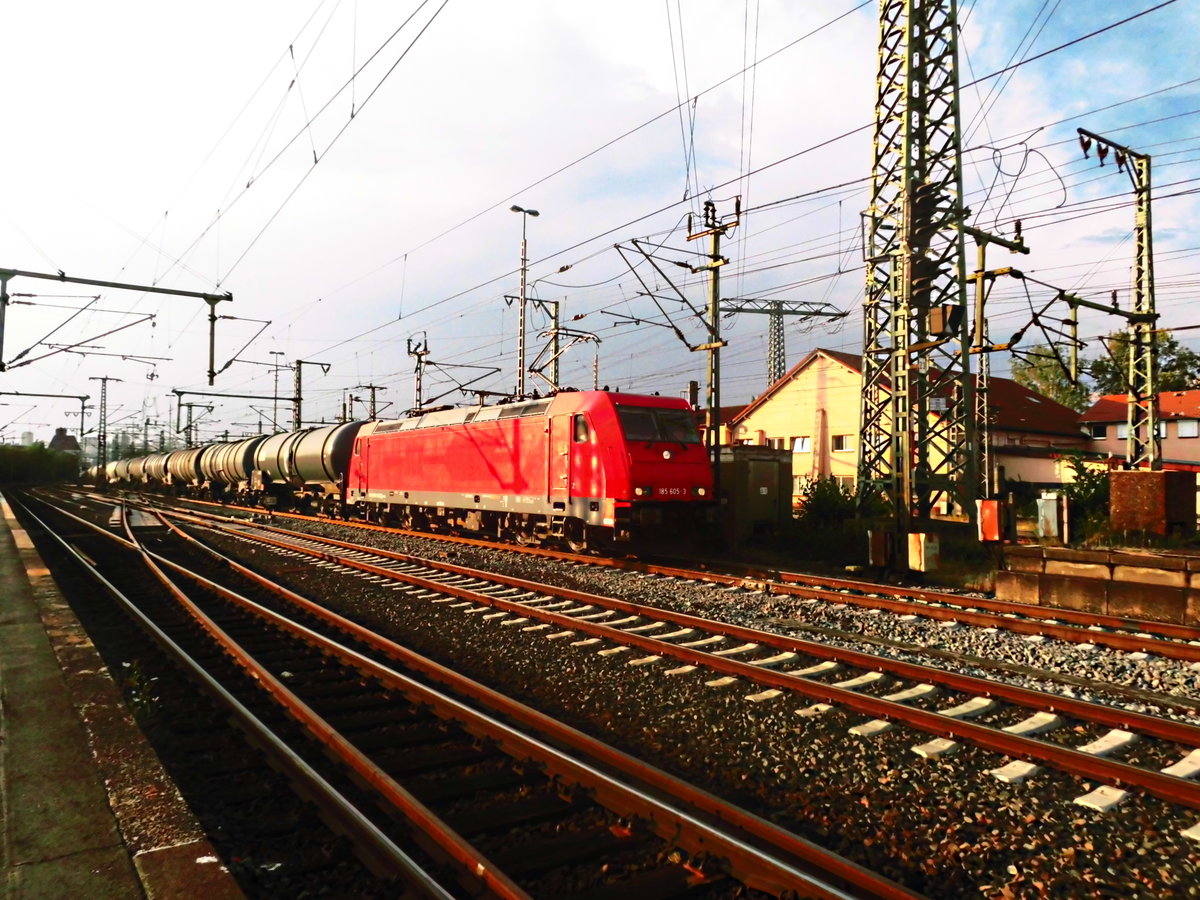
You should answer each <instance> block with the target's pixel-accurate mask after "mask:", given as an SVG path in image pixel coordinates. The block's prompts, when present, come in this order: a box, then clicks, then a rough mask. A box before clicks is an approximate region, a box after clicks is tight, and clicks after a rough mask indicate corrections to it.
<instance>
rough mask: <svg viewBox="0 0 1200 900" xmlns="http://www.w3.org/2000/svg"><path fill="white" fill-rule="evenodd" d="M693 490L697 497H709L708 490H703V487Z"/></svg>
mask: <svg viewBox="0 0 1200 900" xmlns="http://www.w3.org/2000/svg"><path fill="white" fill-rule="evenodd" d="M692 490H693V491H694V492H695V494H696V496H697V497H705V496H707V495H708V491H706V490H705V489H704V488H702V487H698V488H692Z"/></svg>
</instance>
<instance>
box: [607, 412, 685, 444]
mask: <svg viewBox="0 0 1200 900" xmlns="http://www.w3.org/2000/svg"><path fill="white" fill-rule="evenodd" d="M617 416H618V417H619V418H620V419H621V429H622V430H623V431H624V432H625V439H626V440H627V441H672V442H675V443H679V444H698V443H700V432H699V431H698V430H697V428H696V417H695V416H693V415H692V414H691V413H690V412H689V411H688V410H686V409H659V408H656V407H651V406H618V407H617Z"/></svg>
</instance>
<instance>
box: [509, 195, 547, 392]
mask: <svg viewBox="0 0 1200 900" xmlns="http://www.w3.org/2000/svg"><path fill="white" fill-rule="evenodd" d="M509 209H510V211H511V212H515V213H520V214H521V296H520V298H519V305H518V307H517V399H518V400H520V399H521V398H523V397H524V396H525V304H526V296H525V283H526V279H527V277H528V271H529V256H528V253H527V247H526V243H525V225H526V223H527V222H528V221H529V217H530V216H534V217H537V216H539V215H541V213H539V212H538V211H537V210H536V209H525V208H524V207H522V206H516V205H513V206H511V207H509Z"/></svg>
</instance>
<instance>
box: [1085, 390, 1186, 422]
mask: <svg viewBox="0 0 1200 900" xmlns="http://www.w3.org/2000/svg"><path fill="white" fill-rule="evenodd" d="M1128 411H1129V395H1128V394H1105V395H1104V396H1103V397H1101V398H1100V399H1098V400H1097V401H1096V402H1095V403H1093V404H1092V405H1091V407H1090V408H1088V409H1087V410H1086V411H1085V412H1084V413H1083V414H1082V415H1081V416H1080V417H1079V421H1080V422H1124V421H1125V420H1126V417H1127V415H1128ZM1158 414H1159V415H1160V416H1161V417H1162V418H1164V419H1200V391H1164V392H1163V393H1161V394H1159V395H1158Z"/></svg>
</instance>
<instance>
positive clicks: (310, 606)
mask: <svg viewBox="0 0 1200 900" xmlns="http://www.w3.org/2000/svg"><path fill="white" fill-rule="evenodd" d="M171 527H172V529H173V530H174V531H176V533H177V534H179V535H180V536H181V537H183V538H185V539H186V540H188V541H190V542H192V543H193V544H195V545H196V546H198V547H200V548H202V549H204V550H205V551H207V552H208V553H210V554H211V555H212V556H213V557H214V558H216V559H218V560H220V561H221V562H223V563H224V564H226V565H228V566H229V567H230V568H231V569H233V570H235V571H237V572H238V573H239V574H241V575H243V576H245V577H247V578H250V579H251V580H253V581H254V582H255V583H256V584H258V585H260V586H262V587H264V588H267V589H269V590H271V591H272V592H274V593H275V594H277V595H278V596H280V597H282V598H283V599H285V600H287V601H288V602H289V603H292V604H294V605H296V606H298V607H299V608H301V609H302V610H303V611H305V612H306V613H309V614H310V615H313V616H316V617H318V618H320V619H321V620H323V621H325V622H327V623H328V624H331V625H333V626H334V627H336V628H338V629H339V630H342V631H344V632H346V633H347V634H349V635H351V636H352V637H353V638H354V639H356V640H358V641H361V642H363V643H364V644H366V645H367V646H369V647H371V648H372V649H374V650H376V651H378V652H381V653H383V654H385V655H387V656H389V657H391V658H393V659H397V660H399V661H401V662H402V663H403V664H404V665H405V666H406V667H409V668H412V669H415V670H416V671H418V672H420V673H421V674H422V675H424V676H427V677H429V678H432V679H435V680H436V681H438V682H439V683H442V684H444V685H446V686H447V687H449V688H451V689H452V690H454V691H455V692H457V693H459V694H461V695H463V696H466V697H470V698H471V699H473V700H476V701H478V702H480V703H483V704H486V705H487V706H488V707H489V708H491V709H492V710H494V711H496V713H497V714H500V715H504V716H505V717H508V718H511V719H513V720H514V721H518V722H520V723H522V724H523V725H525V726H526V727H530V728H534V729H536V730H538V731H541V732H543V733H546V734H548V735H550V736H551V737H552V738H553V739H554V740H556V741H560V742H562V743H564V744H566V745H567V746H570V747H572V748H573V749H575V750H576V751H577V752H580V753H584V754H586V755H587V756H589V757H591V758H593V759H595V760H597V761H598V762H599V763H600V764H603V765H605V766H609V767H612V768H614V769H616V770H618V771H620V772H623V773H625V774H627V775H629V776H631V777H633V778H635V779H636V780H638V781H640V782H642V783H644V784H646V785H648V786H650V787H651V788H653V789H655V790H657V791H659V792H662V793H665V794H667V795H669V796H671V797H673V798H675V799H677V800H680V801H682V802H684V803H687V804H688V805H690V806H693V807H695V808H696V809H698V810H700V811H702V812H703V813H705V814H706V815H708V816H711V817H713V818H714V819H716V820H717V821H720V822H721V823H723V824H724V825H726V826H728V827H733V828H736V829H738V830H740V831H743V832H745V833H746V834H747V835H750V836H752V837H755V838H757V839H759V840H761V841H765V842H768V843H769V844H771V845H772V846H773V847H776V848H778V849H781V850H783V851H785V852H787V853H788V854H790V855H792V856H794V857H796V858H797V859H799V860H802V861H803V862H804V863H805V864H807V865H809V866H813V867H816V868H819V869H820V870H821V872H822V874H823V876H824V877H826V878H836V879H838V880H839V881H843V882H845V883H847V884H852V885H854V886H855V887H856V888H859V889H861V890H864V891H867V892H868V894H867V895H861V894H854V895H849V894H847V893H846V892H845V891H844V890H842V889H840V888H838V887H836V886H834V885H831V884H829V883H827V882H823V881H821V880H820V879H817V878H816V877H815V876H814V875H812V874H811V873H807V872H803V871H801V870H798V869H795V868H793V867H792V866H791V865H789V864H787V863H784V862H783V861H780V860H774V859H771V858H770V857H768V856H766V855H765V854H764V852H763V849H762V848H761V847H760V846H756V845H750V844H746V843H744V842H742V840H741V839H737V838H731V837H729V836H727V835H724V834H722V833H721V832H719V831H717V830H715V829H714V828H713V826H712V825H710V824H708V823H705V822H703V821H701V820H699V819H695V818H693V817H692V816H691V815H690V814H688V813H686V812H682V811H679V810H676V809H674V808H673V807H670V806H664V805H663V803H662V801H660V800H656V799H654V798H652V797H650V796H649V795H646V794H643V793H640V792H638V791H635V790H634V789H632V788H631V787H629V786H628V785H625V784H623V783H621V782H619V781H616V780H615V779H613V778H611V777H610V776H608V775H606V774H604V773H603V772H601V771H599V770H598V769H596V768H594V767H592V766H590V765H588V764H586V763H583V762H580V761H578V760H575V759H573V758H571V757H566V756H564V755H563V754H562V753H561V751H558V750H556V749H554V748H553V747H551V746H549V745H547V744H545V743H543V742H542V741H539V740H537V739H535V738H530V737H529V736H527V735H524V734H522V733H520V732H517V731H515V730H514V729H512V728H511V727H509V726H507V725H505V724H503V723H502V722H500V721H498V720H497V719H494V718H492V717H491V716H488V715H485V714H482V713H480V712H478V711H477V710H474V709H472V708H471V707H469V706H466V705H465V704H462V703H461V702H459V701H456V700H453V699H452V698H448V697H446V696H445V695H444V694H441V693H440V692H437V691H434V690H433V689H431V688H429V687H427V686H425V685H422V684H421V683H420V682H417V681H414V680H412V679H411V678H408V677H406V676H405V675H403V674H402V673H399V672H396V671H395V670H393V669H390V668H388V667H385V666H382V665H381V664H380V663H378V662H376V661H375V660H372V659H371V658H370V657H367V656H364V655H363V654H360V653H358V652H357V651H355V650H352V649H350V648H347V647H345V646H343V645H341V644H339V643H337V642H335V641H332V640H331V639H329V638H327V637H325V636H323V635H321V634H319V633H318V632H315V631H313V630H312V629H309V628H307V627H306V626H304V625H302V624H300V623H297V622H294V621H293V620H291V619H288V618H287V617H285V616H282V615H281V614H279V613H276V612H274V611H272V610H270V609H267V608H266V607H263V606H261V605H260V604H257V603H255V602H254V601H252V600H250V599H248V598H245V597H242V596H241V595H239V594H237V593H236V592H234V591H232V590H230V589H228V588H225V587H223V586H222V585H220V584H218V583H216V582H213V581H211V580H210V579H207V578H205V577H204V576H202V575H199V574H196V573H193V572H190V571H188V570H187V569H185V568H184V567H182V566H180V565H178V564H177V563H173V562H171V561H170V560H166V559H165V558H162V557H158V555H157V554H155V557H156V558H158V559H160V560H161V561H162V562H164V563H165V564H166V565H168V566H169V567H170V568H171V569H172V570H174V571H178V572H180V573H181V574H184V575H187V576H188V577H189V578H192V579H194V580H196V581H198V582H200V583H202V584H204V586H205V587H207V588H209V589H211V590H213V591H216V592H219V593H220V594H221V595H222V596H224V597H226V598H227V599H229V600H230V601H232V602H235V603H237V604H238V605H240V606H242V607H243V608H245V609H247V610H249V611H251V612H253V613H254V614H255V615H258V616H261V617H262V618H264V619H266V620H268V621H270V622H272V623H273V624H275V625H277V626H278V627H281V628H285V629H287V630H288V631H291V632H292V633H294V634H296V635H297V636H299V637H302V638H303V639H304V640H306V641H312V642H314V643H319V644H320V646H321V647H322V648H323V649H325V650H326V651H328V652H330V653H334V654H337V655H338V656H341V657H343V658H344V659H346V660H347V661H348V662H350V664H352V665H354V666H356V667H357V668H359V669H360V670H361V671H362V672H363V673H364V674H366V675H369V676H371V677H373V678H377V679H379V680H380V681H382V682H384V683H385V684H387V685H389V686H392V687H395V688H396V689H397V690H400V691H403V692H404V693H405V694H408V695H410V697H412V698H413V699H414V701H415V702H421V703H425V704H428V705H430V706H431V707H433V708H435V709H439V710H442V711H448V717H450V718H454V719H455V720H456V721H459V722H461V723H463V724H464V726H465V727H467V728H468V730H470V731H472V732H473V733H476V734H477V735H478V736H480V737H486V738H489V739H492V740H495V741H496V742H497V743H498V744H499V745H500V746H503V747H506V748H508V749H509V750H510V752H511V753H512V755H516V756H518V757H522V758H534V759H536V760H537V761H538V762H539V763H542V764H544V765H547V766H548V768H549V769H550V771H552V772H554V773H556V774H558V775H561V776H564V777H566V778H568V779H570V780H571V781H572V782H575V783H579V784H582V785H583V786H584V787H586V788H587V789H588V790H589V791H591V792H593V793H594V795H595V796H596V797H597V798H598V800H599V801H600V802H601V803H602V804H603V805H606V806H608V808H610V809H612V808H614V807H617V808H619V809H620V811H621V812H622V813H623V814H625V815H631V816H636V817H639V818H641V819H644V820H645V821H646V822H647V823H649V824H650V826H651V827H652V828H653V829H654V830H656V831H657V832H658V833H659V834H660V836H662V837H663V838H664V839H665V840H667V841H668V842H669V843H674V844H676V845H678V846H681V847H683V848H684V849H686V850H688V851H689V853H691V854H692V855H693V856H695V855H697V854H702V853H704V854H710V855H712V856H715V857H718V858H722V859H725V860H728V862H729V865H730V867H731V874H733V875H734V877H736V878H738V880H740V881H743V882H744V883H746V884H747V885H748V886H750V887H752V888H755V889H757V890H763V891H767V892H769V893H774V894H777V895H778V894H784V893H786V892H787V891H804V892H806V893H812V894H813V895H814V896H820V897H829V898H849V897H851V896H856V897H857V896H868V895H869V896H871V897H888V898H917V897H920V896H921V895H919V894H916V893H914V892H912V891H909V890H908V889H907V888H904V887H903V886H902V885H899V884H897V883H895V882H893V881H891V880H889V879H886V878H884V877H883V876H880V875H877V874H875V873H873V872H871V871H870V870H868V869H865V868H863V867H861V866H858V865H857V864H855V863H853V862H850V861H849V860H846V859H845V858H843V857H841V856H839V855H837V854H834V853H831V852H830V851H828V850H825V849H823V848H821V847H819V846H817V845H815V844H812V843H811V842H808V841H805V840H804V839H803V838H801V837H799V836H798V835H795V834H793V833H791V832H789V831H786V830H784V829H782V828H779V827H778V826H776V825H773V824H772V823H770V822H768V821H766V820H765V819H761V818H760V817H758V816H754V815H753V814H751V813H748V812H746V811H745V810H742V809H740V808H739V807H736V806H733V805H730V804H728V803H726V802H725V801H723V800H720V799H719V798H717V797H716V796H714V795H712V794H710V793H708V792H706V791H703V790H701V789H699V788H696V787H694V786H692V785H689V784H687V783H686V782H683V781H681V780H679V779H677V778H675V777H674V776H672V775H670V774H668V773H666V772H664V771H662V770H661V769H658V768H656V767H654V766H652V765H650V764H648V763H645V762H642V761H641V760H638V759H636V758H634V757H632V756H629V755H628V754H626V753H624V752H622V751H620V750H617V749H615V748H613V747H611V746H609V745H607V744H605V743H603V742H601V741H599V740H597V739H595V738H592V737H590V736H588V735H586V734H584V733H583V732H580V731H578V730H577V729H574V728H572V727H571V726H569V725H566V724H564V723H562V722H559V721H557V720H555V719H553V718H551V717H550V716H547V715H545V714H544V713H540V712H538V711H537V710H534V709H533V708H531V707H529V706H526V705H524V704H522V703H520V702H518V701H516V700H513V699H511V698H509V697H506V696H505V695H503V694H501V693H499V692H497V691H495V690H492V689H491V688H488V687H486V686H484V685H482V684H480V683H478V682H475V681H473V680H471V679H468V678H466V677H465V676H463V675H461V674H459V673H457V672H454V671H453V670H452V669H450V668H448V667H445V666H442V665H440V664H438V663H435V662H433V661H432V660H429V659H427V658H425V657H423V656H420V655H419V654H417V653H415V652H414V651H411V650H408V649H407V648H405V647H402V646H400V645H399V644H397V643H395V642H394V641H392V640H390V639H388V638H385V637H383V636H381V635H379V634H377V633H375V632H372V631H371V630H369V629H367V628H365V627H363V626H361V625H359V624H357V623H355V622H354V621H352V620H350V619H347V618H346V617H344V616H341V615H339V614H337V613H335V612H333V611H331V610H329V609H328V608H326V607H324V606H321V605H320V604H317V603H315V602H313V601H312V600H309V599H308V598H306V597H303V596H302V595H300V594H297V593H296V592H294V591H291V590H289V589H287V588H285V587H283V586H282V585H280V584H278V583H276V582H273V581H271V580H270V579H269V578H267V577H265V576H263V575H261V574H259V573H257V572H254V571H253V570H252V569H250V568H248V567H246V566H244V565H242V564H241V563H239V562H237V561H236V560H234V559H232V558H230V557H228V556H227V555H225V554H222V553H220V552H218V551H216V550H215V549H213V548H212V547H209V546H207V545H205V544H204V543H203V542H200V541H198V540H196V538H195V537H193V536H191V535H188V534H187V533H186V532H183V531H180V530H178V529H176V528H174V526H171Z"/></svg>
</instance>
